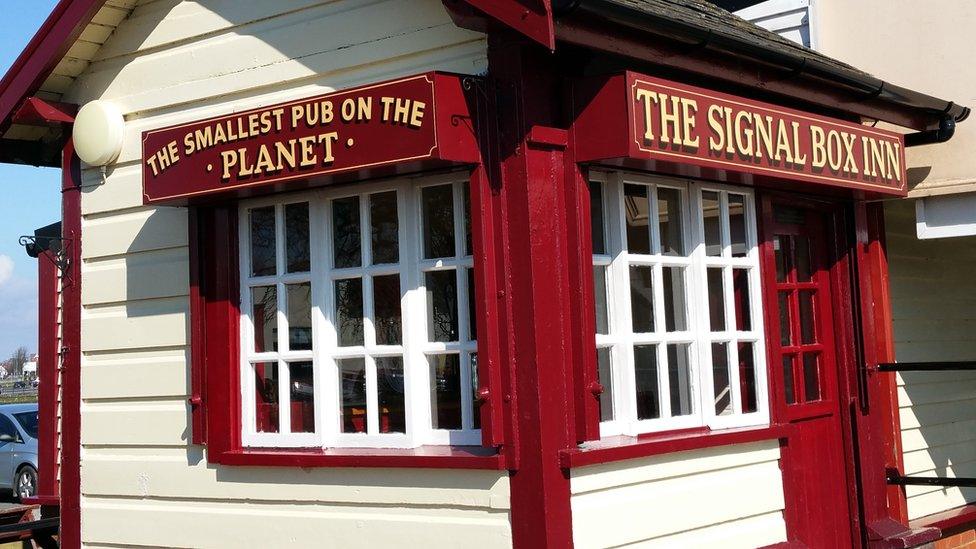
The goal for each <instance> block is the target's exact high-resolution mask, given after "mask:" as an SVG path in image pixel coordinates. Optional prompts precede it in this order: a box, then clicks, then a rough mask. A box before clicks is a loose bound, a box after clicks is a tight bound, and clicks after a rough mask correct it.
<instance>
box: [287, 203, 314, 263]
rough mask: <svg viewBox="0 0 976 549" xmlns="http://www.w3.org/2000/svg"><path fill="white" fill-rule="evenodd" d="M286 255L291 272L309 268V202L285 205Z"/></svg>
mask: <svg viewBox="0 0 976 549" xmlns="http://www.w3.org/2000/svg"><path fill="white" fill-rule="evenodd" d="M285 255H286V256H287V257H286V258H285V259H286V261H285V263H286V267H287V271H288V272H289V273H301V272H306V271H308V270H309V267H310V264H311V260H310V257H311V256H310V255H309V244H308V202H301V203H299V204H288V205H286V206H285Z"/></svg>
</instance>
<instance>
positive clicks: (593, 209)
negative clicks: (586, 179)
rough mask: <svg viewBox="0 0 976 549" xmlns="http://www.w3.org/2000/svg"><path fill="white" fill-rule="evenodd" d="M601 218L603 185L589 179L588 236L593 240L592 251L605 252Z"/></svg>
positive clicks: (605, 245) (602, 220)
mask: <svg viewBox="0 0 976 549" xmlns="http://www.w3.org/2000/svg"><path fill="white" fill-rule="evenodd" d="M604 223H605V221H604V219H603V185H601V184H600V183H597V182H596V181H590V236H591V237H592V240H593V253H594V254H605V253H607V243H606V236H605V235H604Z"/></svg>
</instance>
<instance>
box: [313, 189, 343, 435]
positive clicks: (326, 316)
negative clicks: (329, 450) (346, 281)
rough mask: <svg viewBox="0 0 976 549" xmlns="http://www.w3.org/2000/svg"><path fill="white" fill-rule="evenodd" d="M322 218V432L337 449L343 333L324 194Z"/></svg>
mask: <svg viewBox="0 0 976 549" xmlns="http://www.w3.org/2000/svg"><path fill="white" fill-rule="evenodd" d="M317 205H318V209H319V215H317V216H316V217H317V220H316V222H317V223H318V224H319V226H318V230H317V231H316V234H320V235H322V242H321V246H319V248H320V253H319V261H318V265H319V275H318V280H319V281H320V283H321V284H320V285H321V288H322V291H321V292H320V294H321V301H320V302H321V304H322V309H321V317H322V334H321V336H320V337H319V339H318V341H317V342H316V343H318V344H319V347H320V348H321V349H320V353H321V354H320V356H321V357H322V362H321V369H322V373H321V375H320V378H321V379H322V384H321V386H322V389H321V391H322V395H323V398H322V400H323V402H322V406H321V408H322V415H321V418H322V426H323V427H322V432H323V444H324V445H325V446H333V445H336V444H337V441H338V437H339V435H340V433H341V429H340V421H341V419H340V416H341V410H342V377H341V376H340V375H339V363H338V362H337V361H336V359H335V351H336V349H337V348H338V346H339V332H338V328H337V326H336V310H335V307H336V301H335V283H334V281H333V279H332V276H331V273H332V271H331V268H332V267H333V263H334V259H333V253H334V252H333V246H334V242H333V237H334V235H333V233H334V229H333V226H332V203H331V201H330V199H329V197H328V195H327V194H326V193H325V192H323V193H322V196H321V199H320V200H318V201H317Z"/></svg>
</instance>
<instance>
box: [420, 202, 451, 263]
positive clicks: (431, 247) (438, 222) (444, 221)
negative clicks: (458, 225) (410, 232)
mask: <svg viewBox="0 0 976 549" xmlns="http://www.w3.org/2000/svg"><path fill="white" fill-rule="evenodd" d="M420 202H421V207H422V208H423V225H424V258H426V259H434V258H437V257H453V256H454V251H455V249H454V191H453V188H452V187H451V185H439V186H436V187H424V188H423V190H422V191H421V192H420Z"/></svg>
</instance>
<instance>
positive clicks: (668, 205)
mask: <svg viewBox="0 0 976 549" xmlns="http://www.w3.org/2000/svg"><path fill="white" fill-rule="evenodd" d="M657 219H658V230H659V231H660V233H661V253H662V254H664V255H685V245H684V235H683V234H682V227H681V191H679V190H678V189H669V188H667V187H658V188H657Z"/></svg>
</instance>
